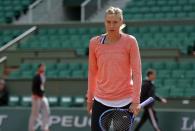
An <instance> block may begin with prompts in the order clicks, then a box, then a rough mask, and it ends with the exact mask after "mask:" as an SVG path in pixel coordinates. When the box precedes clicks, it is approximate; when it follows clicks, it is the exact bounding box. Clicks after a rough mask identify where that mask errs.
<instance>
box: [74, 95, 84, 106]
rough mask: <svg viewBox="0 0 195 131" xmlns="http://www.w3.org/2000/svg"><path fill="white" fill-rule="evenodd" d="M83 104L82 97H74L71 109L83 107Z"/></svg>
mask: <svg viewBox="0 0 195 131" xmlns="http://www.w3.org/2000/svg"><path fill="white" fill-rule="evenodd" d="M84 104H85V98H84V97H82V96H75V97H74V98H73V107H83V106H84Z"/></svg>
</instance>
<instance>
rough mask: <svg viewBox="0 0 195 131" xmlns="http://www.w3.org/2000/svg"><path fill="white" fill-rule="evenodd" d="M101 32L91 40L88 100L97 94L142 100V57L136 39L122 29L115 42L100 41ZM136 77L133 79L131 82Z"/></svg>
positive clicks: (104, 96)
mask: <svg viewBox="0 0 195 131" xmlns="http://www.w3.org/2000/svg"><path fill="white" fill-rule="evenodd" d="M100 41H101V36H96V37H93V38H92V39H91V40H90V44H89V69H88V91H87V101H88V102H92V101H93V98H94V96H95V97H98V98H101V99H104V100H121V99H125V98H129V97H131V98H132V102H134V103H139V102H140V92H141V82H142V76H141V60H140V53H139V47H138V44H137V41H136V39H135V38H134V37H133V36H131V35H128V34H125V33H122V34H121V38H120V39H119V40H118V41H117V42H115V43H112V44H101V43H100ZM132 81H133V82H132Z"/></svg>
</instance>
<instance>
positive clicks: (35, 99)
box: [29, 64, 50, 131]
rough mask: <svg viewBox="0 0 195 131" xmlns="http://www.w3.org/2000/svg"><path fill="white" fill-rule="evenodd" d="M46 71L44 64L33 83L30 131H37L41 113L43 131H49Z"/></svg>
mask: <svg viewBox="0 0 195 131" xmlns="http://www.w3.org/2000/svg"><path fill="white" fill-rule="evenodd" d="M45 70H46V67H45V65H44V64H40V65H39V66H38V68H37V73H36V75H35V76H34V77H33V82H32V110H31V115H30V119H29V131H35V123H36V121H37V119H38V117H39V113H40V112H41V116H42V117H41V120H42V131H49V116H50V109H49V103H48V100H47V98H46V97H45V95H44V94H45V82H46V77H45Z"/></svg>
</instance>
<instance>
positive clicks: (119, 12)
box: [105, 6, 126, 30]
mask: <svg viewBox="0 0 195 131" xmlns="http://www.w3.org/2000/svg"><path fill="white" fill-rule="evenodd" d="M112 14H114V15H116V16H118V17H119V18H120V19H121V20H122V21H123V11H122V10H121V9H120V8H118V7H113V6H111V7H109V8H108V9H107V10H106V13H105V16H107V15H112ZM125 27H126V25H125V24H122V25H121V27H120V30H122V29H123V28H125Z"/></svg>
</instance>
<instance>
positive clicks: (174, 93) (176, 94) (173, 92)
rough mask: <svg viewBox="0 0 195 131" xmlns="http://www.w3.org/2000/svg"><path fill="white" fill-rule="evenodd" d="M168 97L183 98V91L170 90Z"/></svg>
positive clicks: (179, 89) (178, 89) (180, 89)
mask: <svg viewBox="0 0 195 131" xmlns="http://www.w3.org/2000/svg"><path fill="white" fill-rule="evenodd" d="M170 96H171V97H183V96H184V89H182V88H171V92H170Z"/></svg>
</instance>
